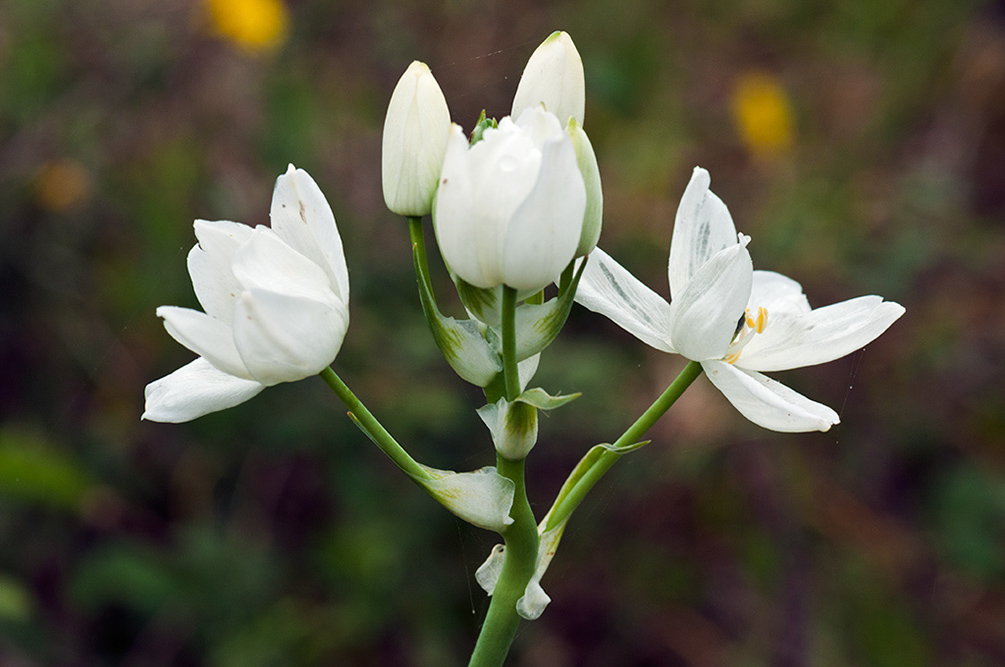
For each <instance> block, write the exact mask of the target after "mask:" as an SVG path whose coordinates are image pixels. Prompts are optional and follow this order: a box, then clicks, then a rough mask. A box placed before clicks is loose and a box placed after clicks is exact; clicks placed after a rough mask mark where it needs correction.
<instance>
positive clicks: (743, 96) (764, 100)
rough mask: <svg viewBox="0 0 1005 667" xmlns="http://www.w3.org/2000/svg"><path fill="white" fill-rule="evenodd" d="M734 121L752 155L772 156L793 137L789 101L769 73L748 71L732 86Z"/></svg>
mask: <svg viewBox="0 0 1005 667" xmlns="http://www.w3.org/2000/svg"><path fill="white" fill-rule="evenodd" d="M732 108H733V122H734V123H735V125H736V129H737V132H738V133H739V134H740V138H741V139H742V140H743V143H744V145H746V147H747V149H748V150H749V151H750V152H751V153H753V154H754V155H758V156H761V157H772V156H775V155H778V154H780V153H784V152H786V151H788V150H789V149H790V148H791V147H792V144H793V142H794V141H795V128H794V126H793V120H792V116H793V114H792V103H791V101H790V100H789V96H788V94H787V93H786V92H785V88H784V87H782V84H781V82H780V81H779V80H778V78H777V77H775V76H774V75H772V74H769V73H767V72H761V71H748V72H744V73H743V74H741V75H740V78H739V80H738V81H737V84H736V87H735V88H734V89H733V99H732Z"/></svg>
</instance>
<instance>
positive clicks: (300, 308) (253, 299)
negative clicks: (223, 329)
mask: <svg viewBox="0 0 1005 667" xmlns="http://www.w3.org/2000/svg"><path fill="white" fill-rule="evenodd" d="M332 297H333V298H334V295H332ZM348 326H349V312H348V309H347V308H344V307H333V306H332V304H331V302H330V301H329V302H327V303H325V302H320V301H315V300H314V299H310V298H306V297H302V296H291V295H287V294H277V293H276V292H270V291H267V290H262V289H251V290H248V291H246V292H245V293H244V294H243V295H242V297H241V300H240V301H239V302H238V304H237V309H236V311H235V313H234V343H235V344H236V346H237V349H238V350H239V351H240V354H241V358H242V359H243V360H244V363H245V365H246V366H247V368H248V372H249V373H250V375H251V376H252V377H253V378H254V379H256V380H258V381H259V382H261V383H262V384H264V385H268V386H271V385H274V384H278V383H280V382H294V381H296V380H302V379H303V378H306V377H309V376H311V375H316V374H317V373H320V372H321V370H322V369H323V368H324V367H325V366H327V365H328V364H330V363H331V362H332V360H333V359H334V358H335V356H336V355H337V354H338V351H339V348H341V347H342V339H343V338H344V337H345V332H346V329H347V328H348Z"/></svg>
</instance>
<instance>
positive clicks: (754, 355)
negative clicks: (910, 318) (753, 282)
mask: <svg viewBox="0 0 1005 667" xmlns="http://www.w3.org/2000/svg"><path fill="white" fill-rule="evenodd" d="M903 314H904V307H903V306H901V305H900V304H898V303H894V302H892V301H883V298H882V297H879V296H862V297H858V298H857V299H849V300H848V301H842V302H841V303H835V304H833V305H830V306H825V307H823V308H817V309H816V310H814V311H812V312H809V313H800V314H791V313H785V312H783V313H780V314H776V313H775V311H772V310H769V311H768V325H767V327H766V328H765V330H764V332H763V333H761V334H757V335H755V336H754V337H753V338H752V339H751V341H750V342H749V343H748V344H747V346H746V347H744V349H743V352H742V353H741V355H740V358H739V359H738V360H737V361H736V364H737V365H738V366H740V367H742V368H748V369H751V370H756V371H781V370H788V369H790V368H800V367H802V366H813V365H815V364H823V363H826V362H828V361H833V360H835V359H840V358H841V357H843V356H845V355H846V354H851V353H852V352H854V351H855V350H857V349H859V348H862V347H865V346H866V345H868V344H869V343H870V342H872V341H873V340H874V339H875V338H876V337H878V336H879V335H880V334H881V333H883V332H884V331H886V330H887V328H888V327H889V326H890V325H891V324H893V323H894V322H895V321H896V320H897V318H899V317H900V316H901V315H903Z"/></svg>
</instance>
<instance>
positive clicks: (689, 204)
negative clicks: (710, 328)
mask: <svg viewBox="0 0 1005 667" xmlns="http://www.w3.org/2000/svg"><path fill="white" fill-rule="evenodd" d="M711 182H712V179H711V177H710V176H709V175H708V172H707V171H705V170H704V169H702V168H701V167H695V168H694V173H693V174H692V175H691V181H690V182H689V183H688V184H687V188H686V189H685V190H684V196H683V197H681V200H680V206H678V207H677V216H676V218H675V219H674V226H673V236H672V237H671V239H670V261H669V262H668V264H667V274H668V276H669V278H670V298H671V300H673V299H676V298H677V295H679V294H680V293H681V292H682V291H683V290H684V289H685V287H686V286H687V283H688V281H689V280H690V279H691V276H693V275H694V274H695V273H696V272H697V271H698V269H699V268H701V266H702V265H703V264H704V263H705V262H707V261H708V260H709V259H711V257H712V256H713V255H714V254H715V253H717V252H719V251H720V250H722V249H723V248H726V247H728V246H731V245H734V244H735V243H736V227H735V226H734V225H733V218H732V217H730V215H729V210H728V209H727V208H726V205H725V204H724V203H722V200H721V199H719V198H718V197H716V196H715V195H714V194H712V192H711V191H710V190H709V189H708V186H709V185H710V184H711Z"/></svg>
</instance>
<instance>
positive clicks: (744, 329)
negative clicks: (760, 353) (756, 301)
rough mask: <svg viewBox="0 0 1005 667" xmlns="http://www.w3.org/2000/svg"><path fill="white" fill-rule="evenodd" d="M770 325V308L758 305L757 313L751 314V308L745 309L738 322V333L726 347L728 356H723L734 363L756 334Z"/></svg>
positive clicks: (726, 360) (728, 361)
mask: <svg viewBox="0 0 1005 667" xmlns="http://www.w3.org/2000/svg"><path fill="white" fill-rule="evenodd" d="M767 326H768V309H767V308H765V307H764V306H758V308H757V313H756V314H755V315H751V313H750V309H749V308H748V309H747V310H746V311H744V314H743V315H742V316H741V317H740V321H739V322H737V324H736V333H734V334H733V336H734V338H733V342H732V343H730V344H729V348H727V349H726V356H725V357H723V358H722V360H723V361H725V362H726V363H727V364H732V363H734V362H735V361H736V360H737V359H739V358H740V353H742V352H743V348H744V346H745V345H746V344H747V343H749V342H750V341H751V339H752V338H753V337H754V334H759V333H763V332H764V330H765V329H766V328H767Z"/></svg>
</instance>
